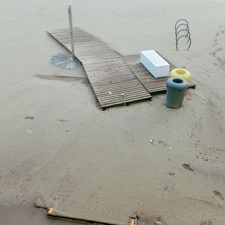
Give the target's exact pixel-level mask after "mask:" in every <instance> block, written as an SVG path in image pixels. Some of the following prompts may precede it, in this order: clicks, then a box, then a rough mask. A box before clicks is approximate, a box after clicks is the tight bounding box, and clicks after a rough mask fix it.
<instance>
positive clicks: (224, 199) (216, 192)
mask: <svg viewBox="0 0 225 225" xmlns="http://www.w3.org/2000/svg"><path fill="white" fill-rule="evenodd" d="M213 194H214V195H215V196H216V197H217V198H219V199H221V200H223V201H225V198H224V197H223V195H222V194H221V192H219V191H213Z"/></svg>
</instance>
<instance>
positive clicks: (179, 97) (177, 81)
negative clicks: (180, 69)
mask: <svg viewBox="0 0 225 225" xmlns="http://www.w3.org/2000/svg"><path fill="white" fill-rule="evenodd" d="M187 87H188V83H187V81H186V80H184V79H181V78H170V79H168V80H167V82H166V106H167V107H168V108H173V109H178V108H180V107H181V106H182V104H183V100H184V94H185V91H186V89H187Z"/></svg>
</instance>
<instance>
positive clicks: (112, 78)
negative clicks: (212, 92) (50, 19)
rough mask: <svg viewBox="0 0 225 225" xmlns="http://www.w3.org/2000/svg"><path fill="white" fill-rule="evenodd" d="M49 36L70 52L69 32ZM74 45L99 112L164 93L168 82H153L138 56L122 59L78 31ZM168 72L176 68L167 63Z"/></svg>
mask: <svg viewBox="0 0 225 225" xmlns="http://www.w3.org/2000/svg"><path fill="white" fill-rule="evenodd" d="M48 33H49V34H50V35H51V36H52V37H53V38H54V39H56V40H57V41H58V42H59V43H60V44H62V45H63V46H64V47H65V48H67V49H68V50H69V51H70V47H71V46H70V34H69V29H58V30H53V31H49V32H48ZM74 45H75V55H76V57H77V58H78V59H79V60H80V61H81V62H82V64H83V66H84V69H85V71H86V73H87V76H88V79H89V81H90V83H91V86H92V88H93V90H94V93H95V95H96V97H97V99H98V102H99V104H100V106H101V107H102V108H107V107H109V106H114V105H119V104H126V103H129V102H134V101H139V100H143V99H151V94H153V93H156V92H161V91H165V90H166V80H167V79H168V78H167V77H164V78H154V77H153V76H152V75H151V74H150V73H149V71H148V70H146V68H145V67H144V66H143V65H142V64H141V63H140V60H139V55H138V54H137V55H130V56H121V55H120V54H119V53H117V52H116V51H114V50H113V49H111V48H109V47H108V46H107V44H105V43H104V42H103V41H101V40H99V39H97V38H95V37H93V36H91V35H90V34H88V33H86V32H85V31H83V30H81V29H79V28H77V27H76V28H74ZM165 60H166V61H167V62H168V63H170V62H169V61H168V60H167V59H165ZM170 68H171V69H173V68H175V66H174V65H173V64H172V63H170ZM195 86H196V84H195V83H194V82H193V81H191V82H189V84H188V87H192V88H195Z"/></svg>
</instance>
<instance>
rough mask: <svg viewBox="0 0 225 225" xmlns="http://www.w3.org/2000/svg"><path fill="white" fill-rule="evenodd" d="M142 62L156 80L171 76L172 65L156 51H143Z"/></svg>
mask: <svg viewBox="0 0 225 225" xmlns="http://www.w3.org/2000/svg"><path fill="white" fill-rule="evenodd" d="M140 62H141V63H142V64H143V65H144V67H145V68H146V69H147V70H148V71H149V72H150V73H151V74H152V75H153V76H154V77H156V78H157V77H167V76H169V73H170V64H169V63H168V62H166V61H165V60H164V59H163V58H162V57H161V56H160V55H159V54H158V53H157V52H155V51H154V50H146V51H141V54H140Z"/></svg>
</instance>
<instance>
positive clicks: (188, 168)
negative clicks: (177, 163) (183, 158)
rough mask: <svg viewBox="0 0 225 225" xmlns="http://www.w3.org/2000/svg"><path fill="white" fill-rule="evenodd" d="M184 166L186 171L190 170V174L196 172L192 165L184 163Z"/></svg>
mask: <svg viewBox="0 0 225 225" xmlns="http://www.w3.org/2000/svg"><path fill="white" fill-rule="evenodd" d="M182 166H183V167H184V169H186V170H189V171H190V172H194V169H192V168H191V166H190V164H186V163H184V164H183V165H182Z"/></svg>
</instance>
